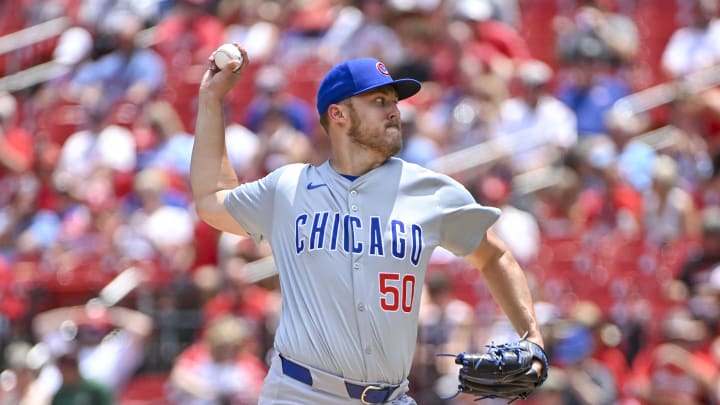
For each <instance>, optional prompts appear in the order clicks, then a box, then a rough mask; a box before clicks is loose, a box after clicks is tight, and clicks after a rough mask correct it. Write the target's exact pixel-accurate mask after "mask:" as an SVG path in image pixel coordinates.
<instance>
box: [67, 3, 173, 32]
mask: <svg viewBox="0 0 720 405" xmlns="http://www.w3.org/2000/svg"><path fill="white" fill-rule="evenodd" d="M78 2H79V3H80V4H79V6H78V12H77V13H78V15H77V19H78V21H79V22H80V23H82V24H84V25H87V26H93V27H97V28H98V29H100V30H116V29H118V28H120V27H121V26H122V24H123V23H124V22H125V20H124V18H125V17H126V16H128V15H131V16H133V17H136V18H138V19H139V21H141V22H142V24H143V25H146V24H153V23H155V22H156V21H157V19H158V18H159V16H160V14H161V13H162V12H163V11H164V7H165V6H164V3H168V2H169V1H168V0H143V1H134V0H79V1H78Z"/></svg>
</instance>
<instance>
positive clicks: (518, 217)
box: [476, 174, 540, 265]
mask: <svg viewBox="0 0 720 405" xmlns="http://www.w3.org/2000/svg"><path fill="white" fill-rule="evenodd" d="M476 188H477V194H478V201H480V202H481V203H482V204H486V205H489V206H492V207H498V208H500V209H501V210H502V213H503V214H502V215H501V216H500V218H498V221H497V222H495V224H494V225H493V231H494V232H495V233H496V234H497V235H498V236H499V237H500V239H502V240H503V242H505V243H506V244H507V245H508V247H509V248H510V251H511V252H512V253H513V256H515V258H516V259H517V260H518V262H520V263H521V264H523V265H527V264H529V263H531V262H532V261H533V260H535V259H536V258H537V254H538V252H539V250H540V226H539V225H538V222H537V220H536V219H535V217H534V216H533V215H532V214H531V213H529V212H527V211H525V210H522V209H520V208H518V207H516V206H515V205H513V203H512V201H511V200H512V184H511V183H510V182H509V181H508V180H506V179H504V178H503V177H502V176H499V175H492V174H491V175H488V176H484V177H483V178H482V179H481V180H480V181H479V182H478V184H477V186H476Z"/></svg>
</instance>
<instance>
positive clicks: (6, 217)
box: [0, 174, 60, 263]
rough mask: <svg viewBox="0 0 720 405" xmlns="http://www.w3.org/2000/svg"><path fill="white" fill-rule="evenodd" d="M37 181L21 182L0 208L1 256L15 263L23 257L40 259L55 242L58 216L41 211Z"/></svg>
mask: <svg viewBox="0 0 720 405" xmlns="http://www.w3.org/2000/svg"><path fill="white" fill-rule="evenodd" d="M38 193H39V185H38V181H37V179H36V178H35V177H33V176H32V175H29V174H28V175H25V176H23V177H21V178H19V179H18V181H17V183H16V185H15V186H14V189H12V190H9V191H8V194H7V195H8V197H9V198H8V202H7V204H6V205H4V206H0V255H1V256H3V258H4V259H5V260H6V261H7V262H9V263H14V262H15V261H17V260H18V259H20V258H22V257H26V258H35V259H37V258H39V256H40V253H41V252H43V251H45V250H46V249H48V248H49V247H50V246H52V244H53V243H54V242H55V239H56V238H57V235H58V232H59V226H60V219H59V216H58V213H57V212H55V211H53V210H50V209H39V207H38Z"/></svg>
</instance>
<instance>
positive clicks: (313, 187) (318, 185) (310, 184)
mask: <svg viewBox="0 0 720 405" xmlns="http://www.w3.org/2000/svg"><path fill="white" fill-rule="evenodd" d="M322 186H325V187H327V184H325V183H320V184H313V183H312V182H310V183H308V185H307V189H308V190H314V189H316V188H318V187H322Z"/></svg>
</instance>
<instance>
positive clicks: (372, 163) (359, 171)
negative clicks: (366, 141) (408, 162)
mask: <svg viewBox="0 0 720 405" xmlns="http://www.w3.org/2000/svg"><path fill="white" fill-rule="evenodd" d="M387 159H388V158H386V157H385V158H376V159H362V158H358V157H354V158H351V159H342V158H338V157H337V156H331V157H330V166H332V168H333V169H334V170H335V171H336V172H338V173H340V174H343V175H349V176H362V175H363V174H365V173H367V172H369V171H371V170H372V169H374V168H376V167H378V166H381V165H382V164H383V163H385V162H386V161H387Z"/></svg>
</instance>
